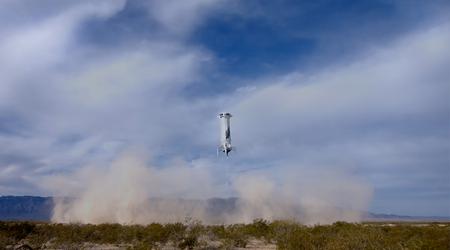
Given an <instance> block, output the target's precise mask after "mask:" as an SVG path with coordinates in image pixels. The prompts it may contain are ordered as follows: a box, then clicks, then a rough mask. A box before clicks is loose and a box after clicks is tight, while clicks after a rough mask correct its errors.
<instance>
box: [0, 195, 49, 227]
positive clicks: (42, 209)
mask: <svg viewBox="0 0 450 250" xmlns="http://www.w3.org/2000/svg"><path fill="white" fill-rule="evenodd" d="M52 211H53V199H52V197H39V196H0V220H33V221H50V218H51V216H52Z"/></svg>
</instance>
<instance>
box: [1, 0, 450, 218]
mask: <svg viewBox="0 0 450 250" xmlns="http://www.w3.org/2000/svg"><path fill="white" fill-rule="evenodd" d="M0 23H1V25H0V195H44V196H50V195H55V194H60V193H58V192H55V188H54V186H53V187H52V188H49V185H48V183H52V184H54V185H56V184H55V183H59V184H58V185H59V186H58V188H57V189H61V190H65V188H67V186H70V185H72V184H73V183H71V179H70V178H67V176H72V175H71V174H73V173H76V172H77V171H79V170H80V169H82V168H83V167H84V166H87V165H102V166H103V165H107V164H109V163H110V162H112V161H114V159H117V157H119V156H120V155H121V154H122V153H123V152H125V151H130V150H131V151H139V152H141V153H142V154H144V155H146V156H147V157H148V162H151V164H152V165H154V166H157V168H158V169H165V168H166V169H167V168H170V166H171V165H173V164H182V165H183V166H186V169H187V171H186V172H183V174H186V175H188V176H189V174H188V173H189V172H193V173H194V174H192V176H190V177H191V178H192V181H191V182H192V183H190V184H189V187H192V186H195V185H194V184H195V183H196V181H197V179H196V178H198V179H202V178H204V176H203V175H202V174H199V175H196V174H195V173H196V171H198V169H199V168H202V169H203V168H205V169H207V172H208V173H209V174H208V176H209V175H211V176H212V177H208V178H210V179H209V180H210V182H212V184H211V185H212V186H214V190H215V191H214V192H210V193H207V194H205V195H204V197H206V196H208V197H215V196H220V197H229V196H234V195H235V193H234V192H235V191H233V190H232V188H230V187H229V186H230V185H233V184H230V182H233V178H238V179H239V178H240V177H239V176H242V175H255V176H263V177H264V178H270V179H271V180H272V181H273V183H274V185H281V186H282V185H283V183H284V182H285V181H286V178H291V179H293V180H292V181H293V182H298V183H314V184H311V185H306V184H305V185H300V186H295V187H298V188H301V189H302V188H303V189H302V190H303V191H302V192H300V193H301V194H304V193H305V192H307V191H305V190H308V189H311V192H312V194H314V189H316V188H315V187H319V186H321V185H323V186H327V187H329V188H330V189H335V190H340V187H342V186H345V185H346V184H347V183H348V182H352V181H354V180H356V181H355V183H356V182H357V183H363V186H364V187H363V188H364V189H367V190H371V191H370V193H371V195H370V202H369V205H368V207H367V210H369V211H372V212H378V213H394V214H402V215H423V216H430V215H439V216H450V101H449V100H450V73H449V65H450V2H448V1H443V0H442V1H440V0H435V1H419V0H417V1H416V0H408V1H406V0H405V1H402V0H398V1H395V0H371V1H353V0H339V1H327V0H320V1H290V0H279V1H263V0H259V1H258V0H249V1H237V0H229V1H225V0H184V1H175V0H168V1H152V0H149V1H140V0H137V1H125V0H111V1H106V0H105V1H103V0H99V1H58V0H42V1H33V0H3V1H1V2H0ZM222 111H227V112H231V113H232V114H233V118H232V121H231V122H232V125H231V126H232V128H231V129H232V140H233V144H234V146H235V147H236V150H235V151H234V152H232V153H231V156H230V157H229V158H228V159H225V158H223V157H219V158H217V156H216V148H217V144H218V141H219V134H218V133H219V123H218V118H217V114H218V113H219V112H222ZM180 162H182V163H180ZM190 170H192V171H190ZM292 173H295V174H292ZM61 176H66V179H64V180H65V181H66V182H62V183H61V182H57V181H55V178H56V179H58V178H59V177H61ZM236 176H237V177H236ZM330 176H340V177H339V178H337V179H336V178H329V177H330ZM58 180H60V179H58ZM239 180H240V179H239ZM337 180H338V181H337ZM73 181H74V182H76V180H73ZM169 182H170V181H169ZM74 185H76V184H74ZM199 185H201V184H199ZM358 185H359V184H358ZM358 185H356V186H355V187H359V186H358ZM313 187H314V188H313ZM153 188H155V187H153ZM156 188H157V187H156ZM197 189H202V188H201V187H195V190H197ZM180 190H181V191H180ZM180 190H177V191H176V193H177V194H178V195H179V196H183V197H184V196H185V195H188V196H189V194H186V190H191V189H186V190H184V191H183V190H182V189H180ZM280 190H284V189H280ZM343 190H344V191H345V189H343ZM58 191H59V190H58ZM182 191H183V192H182ZM193 192H194V191H193ZM198 192H199V191H195V193H198ZM280 192H281V191H280ZM352 194H353V193H351V194H349V193H345V192H342V193H339V195H341V196H342V199H344V200H348V201H349V202H350V201H351V200H352V199H353V197H352ZM202 197H203V196H202ZM326 197H327V196H323V198H324V199H326ZM340 203H341V202H339V204H337V205H340ZM350 203H351V202H350Z"/></svg>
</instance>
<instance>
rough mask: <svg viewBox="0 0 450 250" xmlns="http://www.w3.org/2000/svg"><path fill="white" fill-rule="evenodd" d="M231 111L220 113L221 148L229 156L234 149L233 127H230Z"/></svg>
mask: <svg viewBox="0 0 450 250" xmlns="http://www.w3.org/2000/svg"><path fill="white" fill-rule="evenodd" d="M230 118H231V114H230V113H220V114H219V119H220V146H219V150H220V151H222V152H224V153H225V154H226V155H227V156H228V153H230V151H231V150H232V149H233V147H232V146H231V129H230Z"/></svg>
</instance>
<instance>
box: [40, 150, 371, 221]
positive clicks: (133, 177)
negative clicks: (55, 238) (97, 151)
mask: <svg viewBox="0 0 450 250" xmlns="http://www.w3.org/2000/svg"><path fill="white" fill-rule="evenodd" d="M284 169H290V168H284ZM294 169H295V168H294ZM294 169H292V170H284V171H286V173H283V174H282V175H281V176H282V179H281V181H280V180H274V179H271V178H270V175H267V174H266V175H265V174H261V173H260V174H251V173H245V174H239V175H237V176H235V177H233V178H231V179H230V180H228V181H227V182H228V183H231V184H229V185H228V187H227V189H229V190H228V191H229V192H228V191H227V192H228V194H232V196H233V197H235V198H217V197H221V195H224V194H225V193H227V192H224V188H223V186H224V185H223V183H220V181H218V180H217V179H216V178H214V174H213V171H212V167H211V166H210V163H205V162H200V163H198V162H197V163H186V162H184V161H180V160H178V161H174V162H173V163H172V165H171V166H168V167H155V166H151V164H148V159H146V157H145V156H143V154H139V153H135V152H127V153H124V154H122V155H121V156H120V157H118V158H117V159H116V160H114V161H113V162H112V163H111V164H110V165H108V166H98V165H90V166H86V167H84V168H81V169H79V170H78V171H76V172H74V173H72V174H70V175H64V176H63V175H61V176H53V177H52V178H51V179H49V180H48V181H47V188H49V189H53V193H55V194H57V197H59V198H54V203H55V206H54V211H53V217H52V221H53V222H59V223H93V224H99V223H121V224H148V223H152V222H161V223H166V222H183V221H186V220H187V219H194V220H200V221H202V222H203V223H206V224H218V223H226V224H228V223H246V222H251V221H252V220H253V219H256V218H263V219H267V220H275V219H293V220H296V221H299V222H301V223H305V224H316V223H321V224H326V223H332V222H334V221H338V220H344V221H359V220H360V219H361V215H362V213H361V211H366V209H367V206H368V204H369V202H370V199H371V189H370V187H368V186H367V185H366V184H365V183H363V182H361V181H359V180H357V178H355V177H354V176H351V175H349V174H344V173H338V172H327V173H320V172H319V173H314V174H302V173H298V171H297V172H296V171H295V170H294ZM214 197H216V198H214ZM222 197H223V196H222Z"/></svg>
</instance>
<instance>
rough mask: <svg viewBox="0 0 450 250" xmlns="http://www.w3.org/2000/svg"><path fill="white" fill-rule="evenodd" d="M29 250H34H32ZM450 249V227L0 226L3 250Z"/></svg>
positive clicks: (256, 224)
mask: <svg viewBox="0 0 450 250" xmlns="http://www.w3.org/2000/svg"><path fill="white" fill-rule="evenodd" d="M28 247H29V248H28ZM30 248H31V249H244V248H249V249H450V223H393V222H389V223H369V222H366V223H345V222H336V223H334V224H331V225H314V226H306V225H302V224H300V223H296V222H293V221H273V222H268V221H265V220H261V219H259V220H255V221H253V223H250V224H232V225H203V224H201V223H200V222H197V221H189V220H188V221H186V222H184V223H170V224H159V223H153V224H148V225H145V226H144V225H120V224H99V225H91V224H53V223H37V222H0V249H30Z"/></svg>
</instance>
